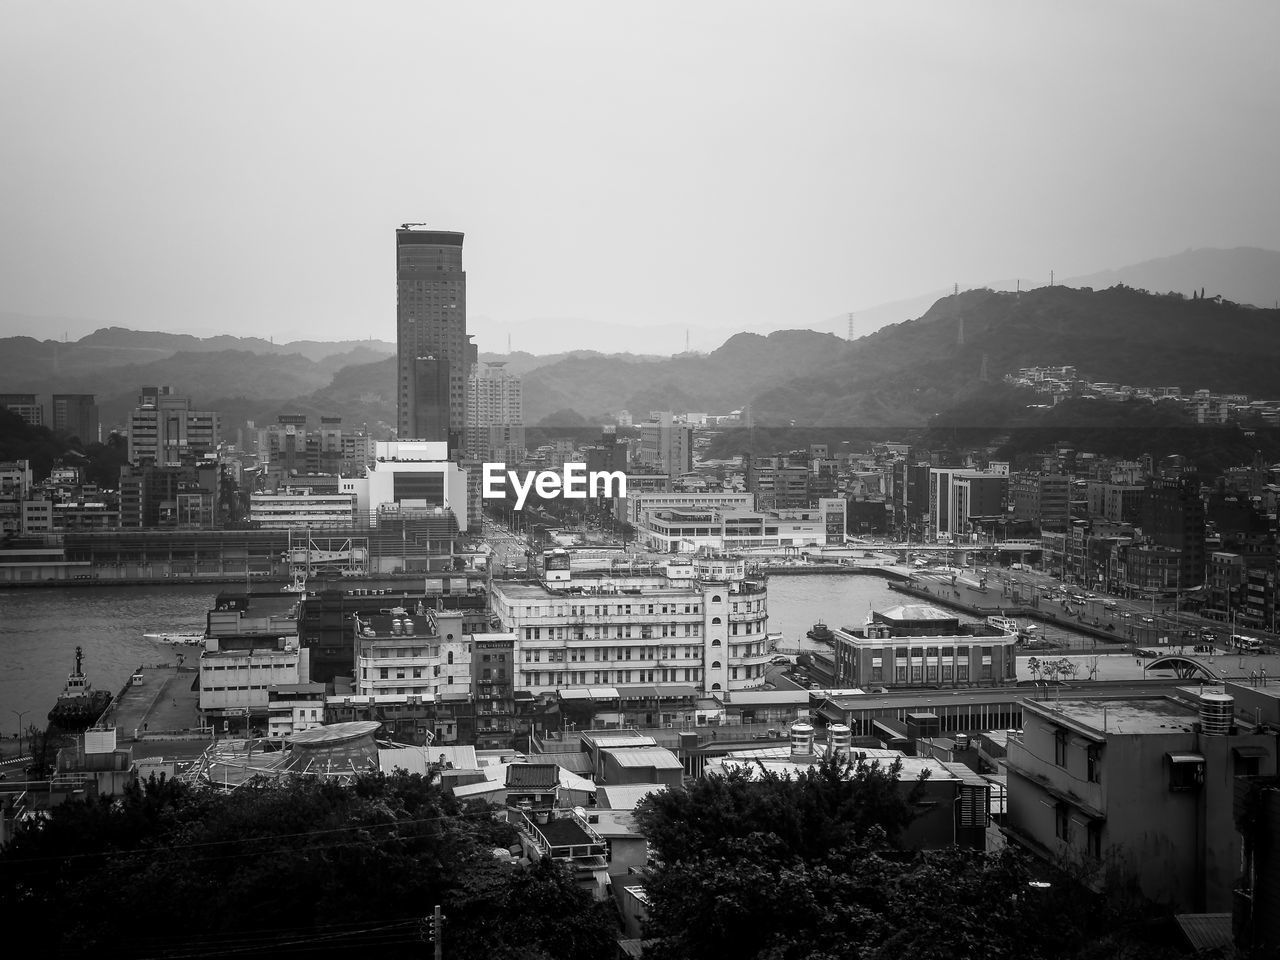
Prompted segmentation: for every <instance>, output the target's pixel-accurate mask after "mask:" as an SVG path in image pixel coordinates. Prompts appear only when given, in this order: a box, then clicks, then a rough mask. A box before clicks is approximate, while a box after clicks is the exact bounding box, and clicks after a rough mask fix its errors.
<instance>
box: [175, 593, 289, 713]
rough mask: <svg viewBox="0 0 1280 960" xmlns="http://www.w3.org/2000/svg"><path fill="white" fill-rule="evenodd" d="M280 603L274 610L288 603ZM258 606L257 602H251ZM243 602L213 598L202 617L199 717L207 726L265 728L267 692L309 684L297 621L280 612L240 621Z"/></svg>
mask: <svg viewBox="0 0 1280 960" xmlns="http://www.w3.org/2000/svg"><path fill="white" fill-rule="evenodd" d="M290 602H291V600H290V599H288V598H284V597H282V598H280V605H281V606H283V605H284V604H288V603H290ZM254 605H255V606H259V605H260V604H259V602H258V601H254ZM246 613H248V601H247V600H246V599H245V598H231V599H230V600H228V601H226V602H224V600H223V598H221V597H220V598H219V603H218V608H217V609H215V610H213V611H211V612H210V613H209V617H208V637H207V639H206V640H205V641H204V651H203V652H202V653H201V655H200V678H199V684H200V716H201V717H202V718H203V719H204V721H205V722H206V723H209V724H214V725H218V724H220V723H221V724H229V725H230V727H231V728H234V729H241V728H243V727H244V726H247V725H249V724H257V725H259V726H261V727H262V728H264V729H265V728H266V726H267V723H268V719H269V716H270V713H271V710H270V700H271V697H270V694H269V691H270V690H271V688H273V687H276V688H279V687H288V686H291V685H296V684H300V683H301V684H306V683H309V682H310V679H311V677H310V672H311V671H310V657H309V655H308V651H305V650H302V649H300V646H299V643H298V621H297V620H296V619H295V618H294V617H292V616H290V615H289V613H288V612H287V611H286V610H283V609H282V610H281V611H279V612H275V611H269V612H267V614H266V615H265V616H253V617H250V616H246V615H245V614H246Z"/></svg>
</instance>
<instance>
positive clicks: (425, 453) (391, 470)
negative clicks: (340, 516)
mask: <svg viewBox="0 0 1280 960" xmlns="http://www.w3.org/2000/svg"><path fill="white" fill-rule="evenodd" d="M375 452H376V456H375V458H374V462H373V463H372V464H371V465H370V467H369V470H368V472H367V474H366V475H365V476H364V477H361V478H358V479H346V478H343V479H341V480H339V481H338V492H339V493H340V494H348V495H354V496H355V498H356V512H357V516H358V518H360V519H363V518H366V517H367V518H368V522H369V523H370V524H371V525H376V524H377V517H378V515H379V512H380V511H382V512H386V511H387V510H392V511H394V510H397V509H403V510H432V509H435V508H437V507H438V508H440V509H441V510H448V511H450V512H452V513H453V515H454V517H456V518H457V521H458V529H459V530H460V531H463V532H466V530H467V474H466V471H465V470H463V469H462V468H461V467H460V466H458V464H456V463H454V462H452V461H451V460H450V459H449V445H448V444H447V443H445V442H443V441H438V442H436V441H430V440H391V441H379V443H378V444H377V447H376V451H375Z"/></svg>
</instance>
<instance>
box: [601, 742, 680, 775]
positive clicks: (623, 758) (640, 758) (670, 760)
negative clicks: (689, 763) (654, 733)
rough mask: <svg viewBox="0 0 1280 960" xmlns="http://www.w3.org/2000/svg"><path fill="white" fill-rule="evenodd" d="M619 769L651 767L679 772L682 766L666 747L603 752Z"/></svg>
mask: <svg viewBox="0 0 1280 960" xmlns="http://www.w3.org/2000/svg"><path fill="white" fill-rule="evenodd" d="M605 753H607V754H608V755H609V756H611V757H613V759H614V760H615V761H617V764H618V766H620V767H653V768H655V769H657V770H681V769H683V768H684V764H682V763H681V762H680V758H679V757H677V756H676V755H675V754H674V753H672V752H671V751H670V750H668V749H667V748H666V747H630V748H625V749H621V750H605Z"/></svg>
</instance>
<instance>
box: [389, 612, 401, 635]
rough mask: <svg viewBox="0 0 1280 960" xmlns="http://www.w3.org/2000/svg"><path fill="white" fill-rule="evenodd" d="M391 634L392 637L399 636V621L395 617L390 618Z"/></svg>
mask: <svg viewBox="0 0 1280 960" xmlns="http://www.w3.org/2000/svg"><path fill="white" fill-rule="evenodd" d="M391 635H392V636H393V637H398V636H400V621H399V620H397V619H396V618H395V617H392V618H391Z"/></svg>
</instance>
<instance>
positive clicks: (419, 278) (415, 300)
mask: <svg viewBox="0 0 1280 960" xmlns="http://www.w3.org/2000/svg"><path fill="white" fill-rule="evenodd" d="M421 226H422V225H421V224H405V225H404V226H402V227H401V228H400V229H399V230H397V231H396V357H397V360H396V406H397V411H398V412H397V417H396V430H397V436H398V437H399V438H400V439H401V440H430V441H435V442H443V443H447V444H448V445H449V450H450V453H451V454H452V453H454V452H458V453H460V452H461V450H462V438H463V430H464V427H465V420H466V417H465V410H466V387H467V374H468V373H469V368H470V360H471V356H472V354H473V352H474V351H473V349H472V347H471V345H470V344H469V343H468V340H467V275H466V273H465V272H464V271H463V269H462V234H461V233H454V232H452V231H446V230H425V229H420V228H421Z"/></svg>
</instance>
